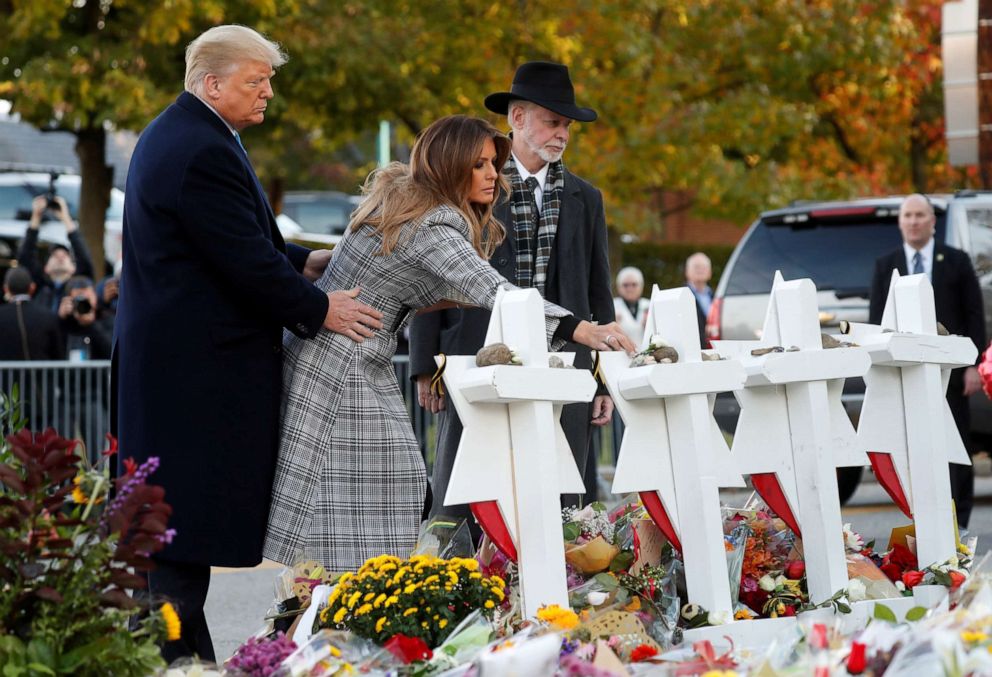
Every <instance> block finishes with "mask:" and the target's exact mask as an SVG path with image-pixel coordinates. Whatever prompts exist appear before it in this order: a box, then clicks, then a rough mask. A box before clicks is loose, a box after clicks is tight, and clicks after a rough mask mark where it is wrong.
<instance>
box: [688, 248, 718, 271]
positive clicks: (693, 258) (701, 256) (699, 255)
mask: <svg viewBox="0 0 992 677" xmlns="http://www.w3.org/2000/svg"><path fill="white" fill-rule="evenodd" d="M693 261H702V262H703V263H705V264H706V265H707V266H709V267H710V269H712V268H713V263H712V262H711V261H710V257H708V256H707V255H706V254H704V253H703V252H696V253H695V254H692V255H691V256H690V257H689V258H687V259H686V260H685V267H686V268H688V267H689V264H690V263H692V262H693Z"/></svg>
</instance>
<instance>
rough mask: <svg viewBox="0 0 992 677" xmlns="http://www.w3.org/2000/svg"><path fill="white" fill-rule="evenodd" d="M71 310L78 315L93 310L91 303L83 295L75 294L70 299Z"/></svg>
mask: <svg viewBox="0 0 992 677" xmlns="http://www.w3.org/2000/svg"><path fill="white" fill-rule="evenodd" d="M72 310H73V312H75V313H77V314H79V315H86V314H87V313H90V312H92V311H93V304H92V303H90V300H89V299H88V298H86V297H85V296H77V297H76V298H74V299H73V300H72Z"/></svg>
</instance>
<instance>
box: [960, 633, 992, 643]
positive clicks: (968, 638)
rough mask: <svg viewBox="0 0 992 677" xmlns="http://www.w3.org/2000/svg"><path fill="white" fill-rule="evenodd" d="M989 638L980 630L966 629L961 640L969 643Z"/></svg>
mask: <svg viewBox="0 0 992 677" xmlns="http://www.w3.org/2000/svg"><path fill="white" fill-rule="evenodd" d="M988 638H989V636H988V635H987V634H986V633H984V632H981V631H978V630H965V631H964V632H962V633H961V640H962V641H964V642H968V643H973V642H976V643H977V642H984V641H986V640H987V639H988Z"/></svg>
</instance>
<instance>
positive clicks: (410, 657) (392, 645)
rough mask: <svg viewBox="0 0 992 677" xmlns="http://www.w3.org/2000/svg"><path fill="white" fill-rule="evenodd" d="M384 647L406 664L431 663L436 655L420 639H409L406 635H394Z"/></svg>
mask: <svg viewBox="0 0 992 677" xmlns="http://www.w3.org/2000/svg"><path fill="white" fill-rule="evenodd" d="M382 646H383V648H384V649H386V650H387V651H389V653H391V654H393V655H394V656H396V657H397V658H399V659H400V660H401V661H403V662H404V663H413V662H414V661H429V660H430V659H431V657H432V656H433V655H434V653H433V652H432V651H431V650H430V647H428V646H427V643H426V642H424V640H422V639H420V638H419V637H407V636H406V635H404V634H396V635H393V636H392V637H390V638H389V641H388V642H386V643H385V644H383V645H382Z"/></svg>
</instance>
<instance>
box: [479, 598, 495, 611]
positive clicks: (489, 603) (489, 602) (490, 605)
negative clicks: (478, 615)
mask: <svg viewBox="0 0 992 677" xmlns="http://www.w3.org/2000/svg"><path fill="white" fill-rule="evenodd" d="M482 606H484V607H486V608H487V609H492V608H494V607H495V606H496V602H494V601H492V600H491V599H487V600H486V603H485V604H483V605H482Z"/></svg>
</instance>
